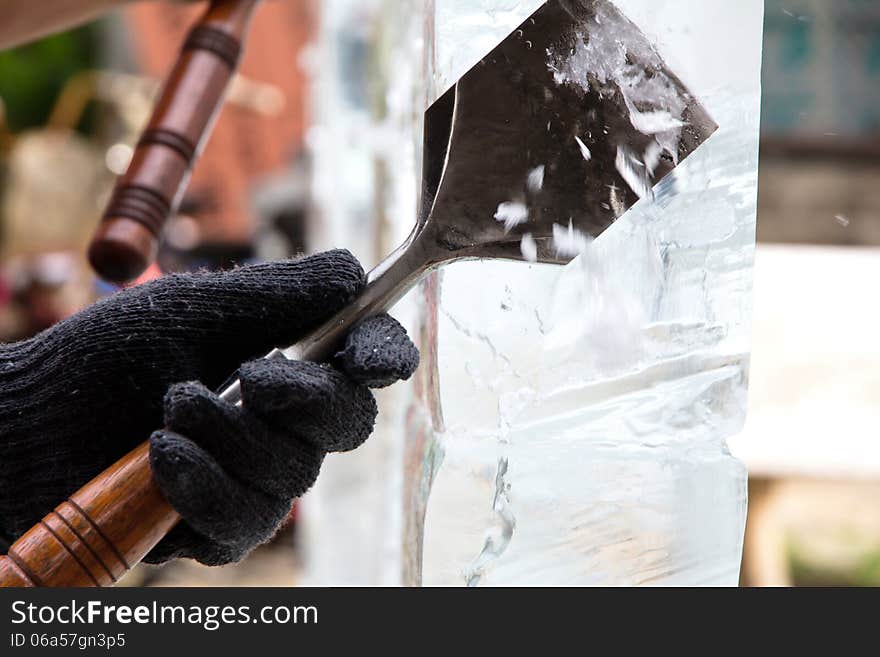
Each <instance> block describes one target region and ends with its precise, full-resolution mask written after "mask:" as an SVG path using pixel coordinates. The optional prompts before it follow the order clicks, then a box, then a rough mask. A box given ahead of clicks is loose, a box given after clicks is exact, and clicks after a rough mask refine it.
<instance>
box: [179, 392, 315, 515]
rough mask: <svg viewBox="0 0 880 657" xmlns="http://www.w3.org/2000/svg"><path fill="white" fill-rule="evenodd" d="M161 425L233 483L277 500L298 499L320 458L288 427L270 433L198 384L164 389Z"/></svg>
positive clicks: (310, 482) (251, 416)
mask: <svg viewBox="0 0 880 657" xmlns="http://www.w3.org/2000/svg"><path fill="white" fill-rule="evenodd" d="M165 426H166V427H167V428H168V429H170V430H171V431H174V432H176V433H179V434H181V435H184V436H186V437H187V438H189V439H190V440H192V441H193V442H194V443H196V444H197V445H198V446H199V447H201V448H202V449H203V450H205V451H206V452H207V453H208V454H210V455H211V456H212V457H213V459H214V460H215V461H216V462H217V463H218V464H219V465H220V467H222V468H223V470H224V471H226V472H227V473H228V474H229V475H231V476H232V477H234V478H235V479H237V480H238V481H239V482H243V483H244V484H246V485H247V486H249V487H251V488H256V489H257V490H260V491H262V492H264V493H268V494H270V495H272V496H274V497H278V498H281V499H292V498H295V497H299V496H301V495H303V494H304V493H305V492H306V491H307V490H308V489H309V488H311V486H312V485H313V484H314V483H315V479H317V477H318V472H319V471H320V469H321V463H322V461H323V459H324V453H323V452H322V451H321V450H320V449H318V448H317V447H316V446H315V445H313V444H312V443H311V442H308V441H306V440H302V439H300V438H299V437H298V436H297V434H296V432H295V430H294V428H287V427H285V428H283V429H278V430H274V431H273V430H271V429H270V427H269V426H267V425H266V423H265V422H264V421H263V420H262V419H261V418H260V417H257V416H255V415H254V414H252V413H249V412H247V411H246V410H243V409H241V408H239V407H236V406H234V405H232V404H230V403H229V402H226V401H224V400H222V399H220V397H218V396H217V395H216V394H214V393H213V392H211V391H210V390H208V389H207V388H205V386H203V385H202V384H200V383H182V384H178V385H175V386H172V387H171V388H170V389H169V391H168V394H167V395H166V396H165Z"/></svg>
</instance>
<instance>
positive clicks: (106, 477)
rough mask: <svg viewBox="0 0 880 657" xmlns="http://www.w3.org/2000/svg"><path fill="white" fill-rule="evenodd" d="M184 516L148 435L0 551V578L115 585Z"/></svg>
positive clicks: (13, 582)
mask: <svg viewBox="0 0 880 657" xmlns="http://www.w3.org/2000/svg"><path fill="white" fill-rule="evenodd" d="M179 519H180V518H179V516H178V515H177V513H176V512H175V511H174V509H172V508H171V506H170V505H169V504H168V502H166V501H165V498H163V497H162V493H161V492H160V491H159V488H158V487H157V486H156V484H155V482H154V481H153V476H152V473H151V471H150V462H149V444H148V443H143V444H142V445H141V446H140V447H138V448H137V449H135V450H134V451H132V452H130V453H129V454H127V455H126V456H125V457H123V458H122V459H120V460H119V461H118V462H116V463H115V464H114V465H112V466H110V467H109V468H107V470H105V471H104V472H103V473H101V474H100V475H98V476H97V477H95V478H94V479H93V480H92V481H90V482H89V483H88V484H86V485H85V486H83V487H82V488H81V489H80V490H79V491H78V492H77V493H76V494H75V495H74V496H73V497H71V498H70V499H69V500H67V501H66V502H62V503H61V504H60V505H58V506H57V507H56V508H55V510H54V511H51V512H50V513H49V514H48V515H47V516H46V517H45V518H43V519H42V520H41V521H40V522H39V523H37V524H36V525H34V526H33V527H32V528H31V529H30V530H28V531H27V532H26V533H25V534H24V535H23V536H22V537H21V538H19V539H18V540H17V541H16V542H15V543H14V544H13V545H12V546H11V547H10V548H9V551H8V553H7V556H5V557H0V586H110V585H112V584H115V583H116V582H117V581H118V580H119V578H120V577H122V575H124V574H125V572H126V571H128V569H129V568H131V566H133V565H135V564H136V563H138V562H139V561H140V560H141V559H143V558H144V556H146V554H147V553H148V552H149V551H150V550H151V549H153V547H154V546H155V545H156V543H158V542H159V541H160V540H161V539H162V537H163V536H165V534H167V533H168V531H169V530H170V529H171V528H172V527H173V526H174V525H175V524H176V523H177V521H178V520H179Z"/></svg>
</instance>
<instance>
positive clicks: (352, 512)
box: [309, 0, 762, 585]
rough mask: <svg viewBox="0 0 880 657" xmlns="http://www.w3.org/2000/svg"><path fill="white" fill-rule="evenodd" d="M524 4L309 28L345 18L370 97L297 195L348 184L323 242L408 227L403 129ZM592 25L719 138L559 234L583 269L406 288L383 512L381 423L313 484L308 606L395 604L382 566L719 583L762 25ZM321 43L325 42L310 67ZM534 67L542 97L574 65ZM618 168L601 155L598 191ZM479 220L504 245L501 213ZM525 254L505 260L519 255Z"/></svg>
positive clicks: (346, 120)
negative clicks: (625, 208)
mask: <svg viewBox="0 0 880 657" xmlns="http://www.w3.org/2000/svg"><path fill="white" fill-rule="evenodd" d="M392 4H393V8H391V5H392ZM540 4H542V3H541V2H537V1H536V0H533V1H531V2H516V1H506V2H504V1H493V0H482V1H480V2H474V1H469V2H463V1H457V0H436V2H425V3H421V2H415V1H414V2H412V3H382V2H374V3H372V4H371V3H366V4H364V3H351V2H343V0H332V1H331V2H328V3H323V4H322V7H323V8H324V10H325V12H328V13H329V14H330V15H331V16H332V15H334V14H333V13H332V12H334V11H338V12H339V13H337V14H336V16H337V17H338V16H347V17H348V19H349V22H348V23H347V24H345V23H344V22H342V23H339V25H343V28H344V29H348V30H351V31H350V32H349V33H348V37H349V38H350V37H352V35H353V36H354V37H355V41H356V42H357V43H360V44H362V46H363V51H362V52H361V53H360V54H361V58H360V59H359V60H358V61H361V62H363V61H366V62H370V63H371V64H372V65H373V66H376V67H377V68H374V69H371V70H370V71H368V72H367V71H365V73H369V74H370V75H372V76H376V75H378V76H379V78H380V80H381V82H382V85H384V86H382V85H380V88H381V90H382V93H381V95H379V96H378V97H373V98H372V99H369V98H367V99H366V102H365V101H364V98H362V99H361V105H360V106H359V107H358V109H357V111H356V112H355V114H357V115H358V121H359V122H358V123H356V125H358V126H360V127H361V128H363V129H362V130H359V131H356V132H358V134H357V135H356V138H357V141H356V144H357V147H356V148H354V149H352V150H353V152H347V151H346V149H345V146H349V145H350V144H346V143H344V141H343V142H342V143H339V142H336V145H338V146H342V148H330V149H328V148H323V149H319V155H320V156H319V162H318V167H317V168H318V181H319V191H320V189H321V184H320V183H321V181H322V180H327V181H329V180H330V177H329V176H328V177H326V178H324V179H322V177H321V171H324V172H325V173H329V172H332V171H336V172H338V171H339V170H340V168H344V169H346V170H349V171H351V170H352V165H353V163H355V164H356V163H357V162H358V161H359V162H360V166H359V169H358V171H359V172H360V173H364V174H367V177H366V180H368V181H370V182H371V183H373V186H371V185H365V184H364V182H363V181H364V179H365V178H364V177H363V176H362V177H360V178H358V180H359V185H352V184H350V183H347V182H345V181H339V180H338V177H337V178H336V179H335V181H334V183H333V184H332V185H328V186H327V189H328V190H330V189H332V194H326V195H325V197H324V198H323V203H322V207H323V208H324V209H325V211H326V212H327V213H328V215H332V214H335V215H337V217H338V218H337V220H336V221H335V222H331V225H336V226H339V225H343V224H344V223H345V222H349V223H350V222H351V221H352V212H351V209H352V208H351V207H349V208H348V209H347V210H346V209H344V208H345V206H346V204H350V202H351V200H352V199H360V200H361V207H362V209H363V208H372V209H374V210H375V209H379V213H377V214H379V216H384V217H385V218H386V220H388V221H389V223H390V224H391V226H393V227H395V228H394V229H392V231H391V232H394V230H397V231H398V232H399V231H401V230H405V227H407V226H409V225H411V223H412V213H413V212H414V209H415V202H414V199H413V197H414V193H412V192H414V190H415V189H416V188H417V187H416V185H415V181H416V180H417V176H416V175H415V171H416V169H415V162H416V161H418V160H417V157H411V156H414V155H416V148H414V147H413V145H414V144H417V143H418V141H417V138H418V137H417V136H418V128H419V120H420V110H421V109H422V108H423V107H424V106H425V105H426V104H427V103H429V102H430V101H432V100H433V99H434V98H436V97H437V96H438V95H439V94H440V93H442V92H443V91H444V90H445V88H446V87H447V86H448V84H450V83H451V82H453V81H454V80H455V79H457V77H458V76H459V75H460V74H461V73H462V72H463V71H464V70H466V69H467V68H469V67H470V66H471V65H472V64H473V63H474V62H476V61H477V60H478V59H479V58H480V57H482V56H483V54H485V52H486V51H487V50H488V49H491V48H492V47H493V46H494V45H495V44H496V43H497V42H498V41H499V40H500V39H501V38H503V37H504V36H506V34H507V33H509V32H510V30H511V29H513V28H515V27H516V25H518V24H519V22H521V21H522V20H523V19H525V18H526V17H527V16H528V15H530V14H531V12H532V11H534V9H536V8H537V7H538V6H539V5H540ZM616 4H617V5H618V6H619V7H620V8H621V9H622V10H623V11H624V13H626V14H627V15H628V16H629V17H630V19H632V20H633V21H634V22H635V23H636V24H637V25H638V26H639V27H641V28H642V29H643V30H645V31H646V32H647V33H648V34H649V36H650V37H651V38H652V40H653V41H654V42H656V44H657V49H658V50H659V51H660V52H661V53H662V54H663V56H664V58H665V59H666V60H667V62H668V63H669V64H670V67H671V68H672V69H673V70H675V71H676V72H678V73H679V74H680V75H681V77H682V78H683V79H684V80H685V82H686V83H687V84H688V85H689V86H690V87H691V89H692V90H693V91H694V92H695V93H696V94H697V96H698V97H699V98H700V100H701V101H702V102H703V103H704V104H705V105H706V107H707V108H708V109H709V111H710V113H711V114H712V115H713V117H714V118H715V119H716V121H717V122H718V123H719V124H720V125H721V130H719V132H718V133H717V134H716V135H715V136H713V138H712V139H711V140H710V141H709V142H708V143H707V144H705V145H704V146H703V147H702V148H701V149H700V150H699V151H698V152H697V154H695V155H693V156H692V157H691V159H690V160H688V161H686V162H685V163H684V164H683V165H681V167H680V168H679V169H677V170H676V172H675V173H674V174H673V175H672V176H671V177H669V178H667V179H666V180H664V181H663V183H662V184H661V185H660V186H658V187H657V188H656V189H654V190H653V194H651V193H647V192H648V190H649V189H650V188H647V189H644V190H643V192H644V193H643V194H642V196H644V198H643V199H642V201H641V202H640V203H639V204H637V205H636V206H635V207H634V208H633V209H632V210H630V212H629V213H627V214H626V215H625V216H624V217H623V218H622V219H620V220H619V221H618V222H617V224H615V225H614V226H613V227H612V228H611V229H609V231H607V232H606V233H605V234H604V235H603V236H602V237H600V238H599V239H598V240H596V241H595V242H593V243H591V244H586V243H585V242H584V241H583V240H580V239H578V236H577V235H574V234H560V236H559V243H560V244H563V243H564V244H565V247H566V248H573V249H576V250H580V249H582V248H585V251H584V253H583V254H582V255H581V257H580V258H579V259H578V260H576V261H575V262H573V263H572V264H571V265H570V266H569V267H567V268H566V269H560V268H558V267H552V266H538V265H534V266H529V265H523V264H504V263H496V262H493V263H468V264H460V265H454V266H453V267H452V268H451V269H449V270H448V271H447V272H446V274H445V275H444V277H443V280H442V285H439V286H438V281H437V280H436V279H435V280H433V281H429V283H428V284H427V285H426V286H425V290H424V292H425V300H426V301H425V304H424V307H423V311H424V313H423V316H424V322H423V331H422V335H423V344H422V347H423V358H424V360H425V365H424V366H423V367H422V370H421V380H420V381H419V382H418V383H419V385H420V387H421V393H422V394H421V397H420V399H421V402H420V403H416V404H414V405H413V406H412V408H411V409H410V412H409V413H408V414H407V416H406V424H405V428H406V433H407V435H408V441H407V451H406V454H405V458H404V465H405V467H404V469H403V472H404V481H403V507H402V509H401V507H400V497H399V491H400V486H399V483H400V480H399V479H398V478H396V477H395V476H394V475H393V474H392V473H394V472H395V471H398V472H399V470H398V469H399V468H400V466H401V458H402V457H403V456H404V455H401V454H400V452H399V450H398V449H397V447H396V445H399V444H401V441H400V438H401V437H402V436H401V435H400V434H401V431H400V430H399V429H398V430H395V422H398V424H397V426H398V427H401V426H404V425H402V424H400V423H399V422H400V421H401V420H402V418H400V417H399V416H397V417H392V418H390V419H389V421H388V422H386V423H385V426H384V431H383V432H381V434H380V435H379V436H377V437H376V438H375V439H374V441H372V442H373V444H372V446H371V449H372V452H369V451H364V453H362V454H359V455H358V456H357V458H352V457H351V456H346V457H345V459H346V462H345V464H343V463H342V461H341V459H340V460H338V461H336V462H332V463H328V467H327V468H325V473H324V476H323V477H322V479H321V482H320V483H319V490H318V491H317V493H318V494H317V495H315V496H314V497H313V506H319V507H321V508H322V509H323V513H321V514H320V517H317V518H314V516H313V518H314V519H315V520H317V524H318V525H319V530H318V532H317V538H314V537H313V540H312V541H311V543H312V545H313V546H314V547H313V549H312V550H311V552H312V554H314V555H320V556H319V558H320V559H321V560H322V561H323V563H324V565H325V566H326V567H325V568H324V573H323V576H318V577H312V578H311V579H310V580H309V581H310V582H311V583H323V584H326V583H374V584H375V583H395V579H396V578H395V576H394V575H393V574H391V573H392V571H393V569H394V567H395V566H396V567H397V568H398V572H399V569H400V568H401V567H402V570H403V581H404V582H405V583H408V584H418V583H425V584H469V585H476V584H482V583H488V584H587V583H602V584H627V583H667V584H669V583H712V584H718V583H726V584H732V583H735V582H736V579H737V573H738V565H739V553H740V545H741V539H742V529H743V522H744V512H745V473H744V471H743V469H742V467H741V466H740V465H739V464H738V463H737V462H736V461H734V460H733V459H731V458H730V457H729V456H728V454H727V452H726V447H725V443H724V441H725V438H726V437H727V436H729V435H731V434H732V433H734V432H736V431H737V430H738V428H739V426H740V425H741V423H742V419H743V413H744V394H745V386H746V370H747V358H748V356H747V355H748V335H747V327H748V309H749V303H748V297H749V287H750V269H751V258H752V250H753V245H754V218H755V191H756V170H757V121H758V102H759V88H758V80H759V70H760V36H761V12H762V4H761V2H760V1H759V0H752V1H750V2H745V3H738V4H736V5H735V6H728V5H729V3H726V2H723V1H722V0H712V1H711V2H705V3H700V5H699V6H698V7H694V6H693V4H692V3H682V2H676V1H675V0H670V1H664V2H657V1H656V0H627V1H626V2H624V1H620V2H617V3H616ZM685 5H687V6H685ZM423 12H424V13H423ZM354 16H357V17H358V19H359V20H352V17H354ZM365 16H369V17H370V18H371V20H364V17H365ZM392 16H393V17H394V21H393V22H391V23H388V22H383V20H382V19H387V18H389V17H392ZM423 17H424V22H422V20H421V19H422V18H423ZM377 18H378V20H376V19H377ZM355 23H356V24H357V27H356V28H353V27H352V25H353V24H355ZM389 24H390V25H392V26H393V27H396V28H398V29H399V30H400V31H399V32H398V33H397V34H395V35H394V38H388V36H387V34H388V33H387V31H386V30H388V27H389ZM421 24H424V25H426V26H427V27H426V29H425V33H424V39H423V40H422V41H421V43H419V41H418V39H417V38H416V37H415V34H416V30H415V29H414V28H413V26H414V25H421ZM404 27H405V28H406V29H401V28H404ZM345 34H346V33H345V32H344V31H343V32H334V33H333V34H332V38H330V39H329V49H330V51H331V52H334V48H336V50H337V51H338V47H339V45H340V43H341V39H340V35H342V36H344V35H345ZM383 34H385V36H384V37H383V36H382V35H383ZM406 35H409V36H406ZM334 39H339V40H336V41H334ZM358 39H360V41H358ZM326 43H328V40H327V35H326V34H325V44H326ZM414 45H416V46H418V47H421V48H423V49H424V54H425V59H424V61H426V62H427V65H426V67H427V70H426V71H425V72H424V73H422V71H420V70H419V65H420V62H421V61H422V60H421V59H419V58H414V57H413V52H414V50H413V46H414ZM593 45H594V46H603V45H604V47H606V48H613V47H614V40H613V38H612V39H611V40H610V41H608V42H607V43H605V44H602V43H599V42H596V43H594V44H593ZM585 46H586V47H587V48H589V47H591V46H590V44H585ZM368 52H369V53H372V55H370V56H367V55H366V53H368ZM337 54H338V52H337ZM734 54H735V56H736V62H730V61H726V59H730V58H732V57H733V56H734ZM547 56H548V66H549V67H551V68H553V70H555V71H556V73H557V75H558V76H559V80H560V83H565V81H566V79H565V78H566V76H569V75H570V74H571V73H570V71H569V67H571V66H578V65H583V58H584V57H587V58H589V57H590V56H591V53H589V52H579V51H578V49H577V48H575V49H573V51H572V52H570V53H554V52H548V53H547ZM331 61H333V60H332V59H331ZM414 62H419V63H414ZM321 72H322V74H325V73H326V71H324V70H322V71H321ZM340 72H341V69H338V70H335V73H337V74H339V73H340ZM348 73H349V75H350V72H348ZM625 74H626V72H625V71H624V72H621V71H619V70H609V71H607V74H606V75H605V80H606V81H610V83H611V84H618V85H621V84H626V83H627V80H624V79H622V78H621V77H620V75H625ZM615 76H617V77H615ZM349 84H350V82H349ZM355 89H358V87H357V86H356V87H355ZM635 91H638V88H635ZM377 98H378V101H377ZM628 98H629V100H628V105H630V104H631V105H632V106H631V107H629V110H630V114H631V117H632V120H633V121H634V125H635V124H636V122H638V121H641V122H642V123H641V125H642V127H643V128H644V129H645V130H653V131H655V133H657V134H661V135H662V133H663V132H666V131H674V130H676V129H677V128H678V127H679V126H678V125H677V124H676V121H678V120H679V119H678V117H677V116H675V112H674V108H670V111H668V112H666V113H665V114H663V113H661V112H656V111H653V112H648V111H646V110H645V106H644V104H643V103H642V102H641V101H643V100H644V98H640V97H638V96H637V95H635V94H630V95H629V97H628ZM349 99H350V98H349ZM377 105H378V106H379V107H382V108H383V109H382V111H379V112H376V111H375V108H376V106H377ZM329 109H330V105H329V104H328V105H327V106H325V110H329ZM334 112H335V113H336V115H335V116H334V115H333V114H330V115H329V116H328V115H327V114H324V115H322V120H324V122H325V126H324V131H323V132H322V133H319V134H320V135H323V138H324V139H325V146H326V139H327V136H328V135H333V134H335V135H337V136H338V135H339V134H340V133H344V132H345V128H343V127H342V126H345V125H349V126H350V125H351V124H352V121H351V119H352V114H351V113H349V115H348V116H346V115H345V112H338V111H336V110H334ZM328 124H329V128H328ZM334 125H335V129H334ZM352 141H353V143H354V140H352ZM579 146H580V147H581V148H582V153H583V156H584V157H585V158H586V157H588V156H589V149H588V148H587V146H586V144H583V143H581V144H580V145H579ZM646 155H647V154H646ZM358 158H360V160H358ZM645 160H646V162H643V163H642V164H643V165H644V164H647V163H648V162H647V161H649V158H647V157H646V158H645ZM322 162H323V166H322ZM632 162H633V156H632V155H630V154H623V155H622V156H621V162H620V163H619V165H618V167H619V168H621V167H624V168H625V167H626V166H627V163H629V164H630V165H631V164H632ZM328 164H329V166H328ZM340 165H342V166H340ZM382 172H384V174H385V176H384V178H382V177H381V175H379V178H377V177H376V176H377V174H381V173H382ZM534 174H535V181H536V184H537V181H538V178H539V177H540V175H539V174H540V172H538V171H535V172H534ZM388 181H393V184H392V186H391V188H390V192H389V190H386V189H383V188H381V185H382V184H387V182H388ZM633 183H635V179H634V180H633ZM631 186H632V185H631ZM408 188H409V191H407V189H408ZM383 192H389V193H383ZM612 198H613V193H612ZM499 213H500V214H501V215H502V216H501V219H500V220H504V221H505V222H506V221H514V222H515V221H516V208H506V209H504V212H502V209H501V208H499ZM365 216H371V215H370V213H366V215H365ZM563 233H564V231H563ZM531 247H532V245H530V244H529V243H528V241H527V240H524V241H523V252H524V253H526V252H527V251H528V250H529V249H530V248H531ZM359 255H361V257H362V258H363V255H362V254H359ZM367 262H369V259H367ZM475 282H478V283H479V284H478V285H476V284H475ZM398 399H400V398H398ZM328 471H329V473H328ZM389 482H391V483H389ZM401 513H402V516H401ZM312 524H314V523H312ZM401 524H402V527H403V532H402V533H403V545H402V550H401V551H395V550H394V549H393V548H391V547H390V546H392V545H393V544H394V543H395V542H397V541H399V537H400V534H399V533H398V532H399V531H400V527H401ZM377 554H382V555H384V557H385V558H384V560H383V561H382V565H381V567H377V566H376V559H377V557H376V555H377ZM319 570H320V569H319ZM331 573H332V574H331ZM398 581H399V580H398Z"/></svg>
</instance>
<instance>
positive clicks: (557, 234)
mask: <svg viewBox="0 0 880 657" xmlns="http://www.w3.org/2000/svg"><path fill="white" fill-rule="evenodd" d="M592 241H593V240H592V238H591V237H590V236H589V235H585V234H584V233H582V232H581V231H579V230H578V229H577V228H575V227H574V225H573V224H572V222H571V221H570V220H569V222H568V228H565V227H564V226H560V225H559V224H553V248H555V249H556V255H561V256H576V255H579V254H581V253H583V252H584V251H586V250H587V247H588V246H589V245H590V242H592Z"/></svg>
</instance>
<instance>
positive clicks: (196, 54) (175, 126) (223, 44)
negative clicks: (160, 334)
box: [89, 0, 261, 283]
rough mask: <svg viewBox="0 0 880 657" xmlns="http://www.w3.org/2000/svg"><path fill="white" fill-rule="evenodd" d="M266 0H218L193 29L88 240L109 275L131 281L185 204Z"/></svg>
mask: <svg viewBox="0 0 880 657" xmlns="http://www.w3.org/2000/svg"><path fill="white" fill-rule="evenodd" d="M260 1H261V0H214V2H212V3H211V5H210V6H209V7H208V9H207V11H206V12H205V14H204V15H203V16H202V17H201V19H200V20H199V21H198V22H197V23H196V24H195V26H194V27H193V28H192V29H191V30H190V32H189V35H188V36H187V38H186V41H185V42H184V44H183V48H182V49H181V52H180V55H179V57H178V59H177V63H176V64H175V66H174V68H173V69H172V70H171V73H170V74H169V76H168V79H167V81H166V82H165V86H164V87H163V90H162V94H161V96H160V98H159V101H158V102H157V103H156V107H155V108H154V110H153V115H152V117H151V118H150V122H149V123H148V124H147V127H146V129H145V130H144V132H143V134H142V135H141V138H140V141H138V143H137V146H136V148H135V151H134V154H133V157H132V160H131V164H130V165H129V167H128V170H127V171H126V172H125V174H123V175H122V176H120V177H119V179H118V180H117V182H116V186H115V188H114V190H113V194H112V196H111V197H110V202H109V204H108V205H107V209H106V211H105V213H104V218H103V220H102V221H101V223H100V225H99V226H98V229H97V231H96V232H95V235H94V237H93V238H92V243H91V245H90V246H89V260H90V261H91V263H92V266H93V267H94V268H95V271H97V272H98V274H100V275H101V276H102V277H103V278H105V279H107V280H110V281H114V282H119V283H123V282H127V281H131V280H133V279H135V278H137V277H138V276H139V275H140V274H141V273H143V272H144V270H146V268H147V267H148V266H149V265H150V263H151V262H153V260H154V259H155V257H156V252H157V251H158V248H159V240H160V237H161V234H162V229H163V228H164V226H165V223H166V222H167V220H168V218H169V217H170V216H171V215H172V214H173V213H174V212H175V211H176V209H177V206H178V205H179V203H180V200H181V198H182V196H183V193H184V191H185V190H186V186H187V183H188V181H189V176H190V172H191V171H192V168H193V165H194V164H195V161H196V159H197V158H198V156H199V153H200V152H201V149H202V147H203V145H204V143H205V141H206V140H207V137H208V135H209V134H210V132H211V128H212V127H213V124H214V120H215V118H216V116H217V114H218V111H219V109H220V107H221V106H222V104H223V98H224V95H225V93H226V89H227V87H228V85H229V82H230V80H231V79H232V76H233V74H234V73H235V70H236V69H237V68H238V62H239V59H240V57H241V52H242V50H243V44H244V40H245V36H246V34H247V30H248V26H249V25H250V21H251V18H252V16H253V14H254V10H255V9H256V7H257V5H258V4H259V3H260Z"/></svg>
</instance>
